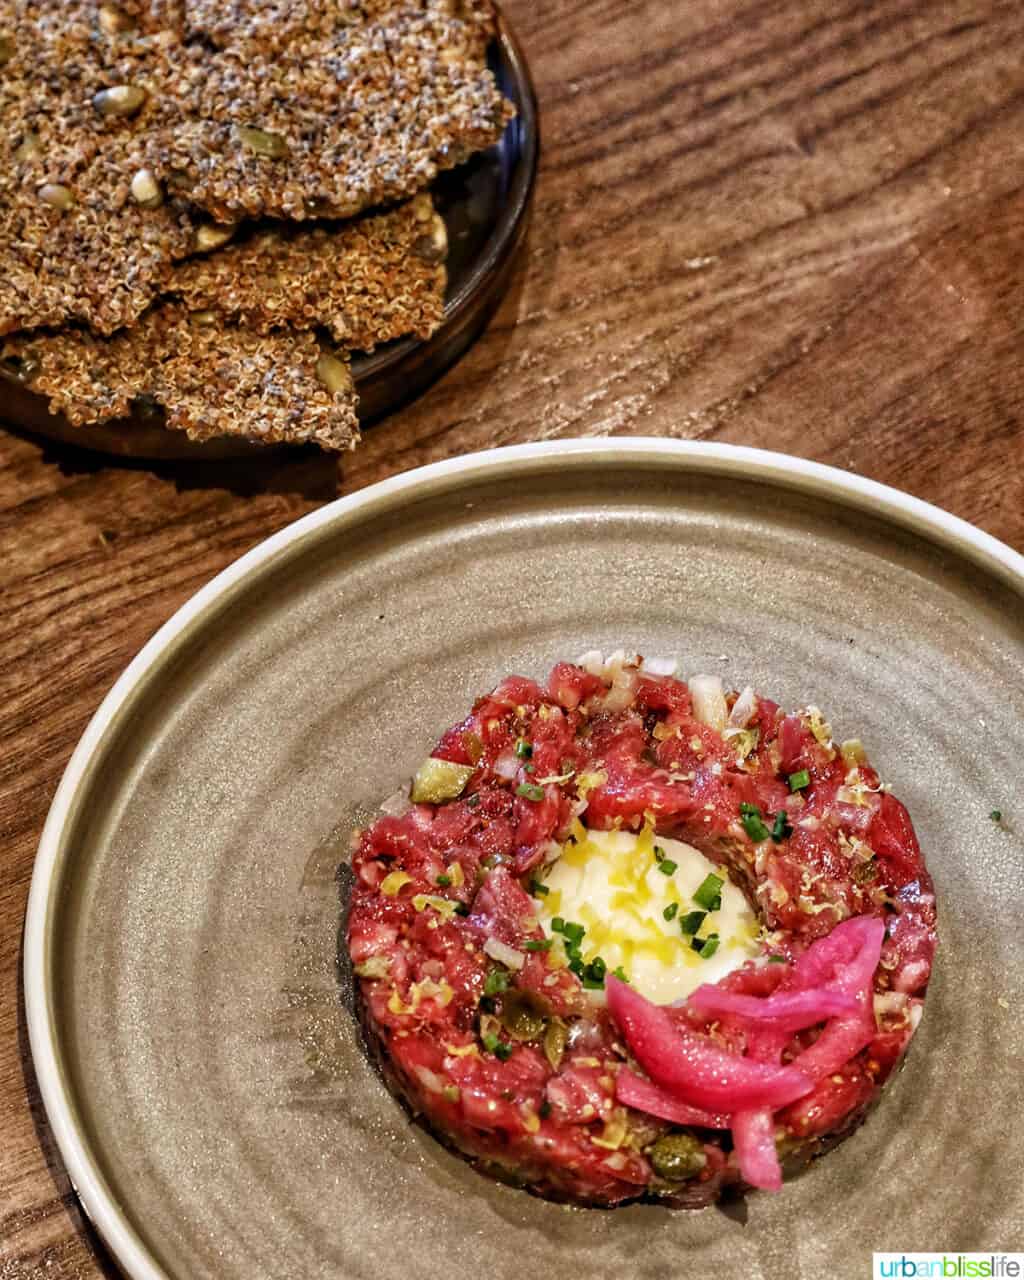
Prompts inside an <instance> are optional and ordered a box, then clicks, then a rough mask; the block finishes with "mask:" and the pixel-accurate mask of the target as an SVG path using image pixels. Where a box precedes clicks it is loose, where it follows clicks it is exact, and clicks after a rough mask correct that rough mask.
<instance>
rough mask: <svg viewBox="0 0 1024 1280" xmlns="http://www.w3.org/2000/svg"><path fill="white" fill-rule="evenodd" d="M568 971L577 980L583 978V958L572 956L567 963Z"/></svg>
mask: <svg viewBox="0 0 1024 1280" xmlns="http://www.w3.org/2000/svg"><path fill="white" fill-rule="evenodd" d="M569 969H570V971H571V972H572V973H574V974H575V975H576V977H577V978H582V977H583V957H582V956H573V957H572V958H571V959H570V961H569Z"/></svg>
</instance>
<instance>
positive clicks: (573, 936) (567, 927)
mask: <svg viewBox="0 0 1024 1280" xmlns="http://www.w3.org/2000/svg"><path fill="white" fill-rule="evenodd" d="M586 932H587V931H586V929H584V927H583V926H582V925H581V924H574V923H573V922H572V921H568V922H566V921H563V922H562V934H563V936H564V937H566V938H568V940H569V941H570V942H572V943H574V944H575V945H576V946H577V947H578V946H579V944H580V943H581V942H582V941H583V935H584V934H585V933H586Z"/></svg>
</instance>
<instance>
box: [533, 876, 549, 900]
mask: <svg viewBox="0 0 1024 1280" xmlns="http://www.w3.org/2000/svg"><path fill="white" fill-rule="evenodd" d="M530 892H531V893H532V894H533V896H534V897H535V898H546V897H547V896H548V894H549V893H550V892H551V890H550V889H549V888H548V887H547V885H546V884H541V882H540V881H539V880H531V881H530Z"/></svg>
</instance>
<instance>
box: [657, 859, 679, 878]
mask: <svg viewBox="0 0 1024 1280" xmlns="http://www.w3.org/2000/svg"><path fill="white" fill-rule="evenodd" d="M677 867H678V863H675V862H673V861H672V859H671V858H662V860H661V861H660V862H659V863H658V870H659V871H660V872H661V874H662V875H663V876H670V875H672V874H673V873H674V872H675V871H676V869H677Z"/></svg>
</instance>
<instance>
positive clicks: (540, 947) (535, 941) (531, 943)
mask: <svg viewBox="0 0 1024 1280" xmlns="http://www.w3.org/2000/svg"><path fill="white" fill-rule="evenodd" d="M552 941H553V939H551V938H527V939H526V941H525V942H524V943H523V950H524V951H550V950H551V943H552Z"/></svg>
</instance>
